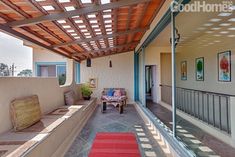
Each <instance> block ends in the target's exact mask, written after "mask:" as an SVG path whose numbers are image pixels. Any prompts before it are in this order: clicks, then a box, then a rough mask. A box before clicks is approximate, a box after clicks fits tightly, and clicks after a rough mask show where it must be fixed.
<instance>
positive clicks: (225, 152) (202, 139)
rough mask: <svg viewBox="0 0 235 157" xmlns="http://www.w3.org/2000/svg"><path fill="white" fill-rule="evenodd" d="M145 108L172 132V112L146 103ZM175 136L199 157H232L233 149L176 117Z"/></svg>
mask: <svg viewBox="0 0 235 157" xmlns="http://www.w3.org/2000/svg"><path fill="white" fill-rule="evenodd" d="M146 105H147V108H148V109H149V110H150V111H151V112H152V113H153V114H154V115H156V117H158V118H159V119H160V120H161V121H162V122H163V123H164V124H165V125H167V126H168V127H169V128H170V129H171V130H172V112H171V111H170V110H168V109H166V108H165V107H163V106H161V105H160V104H156V103H153V102H151V101H147V104H146ZM176 124H177V133H176V134H177V136H178V137H180V139H181V140H182V141H183V142H184V143H185V144H187V146H188V147H189V149H191V150H193V151H194V152H195V154H196V155H197V156H200V157H207V156H211V157H212V156H213V157H218V156H221V157H234V156H235V149H234V148H233V147H231V146H229V145H228V144H226V143H224V142H222V141H220V140H218V139H217V138H215V137H214V136H212V135H210V134H208V133H206V132H205V131H203V130H202V129H200V128H198V127H197V126H195V125H193V124H192V123H190V122H188V121H186V120H185V119H183V118H181V117H179V116H176Z"/></svg>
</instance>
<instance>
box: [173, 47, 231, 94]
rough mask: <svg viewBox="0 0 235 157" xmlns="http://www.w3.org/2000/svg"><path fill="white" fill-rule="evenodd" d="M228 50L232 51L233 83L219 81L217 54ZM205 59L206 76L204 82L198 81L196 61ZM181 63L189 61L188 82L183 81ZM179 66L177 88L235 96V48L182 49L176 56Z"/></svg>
mask: <svg viewBox="0 0 235 157" xmlns="http://www.w3.org/2000/svg"><path fill="white" fill-rule="evenodd" d="M227 50H231V51H232V67H231V70H232V77H231V78H232V81H231V82H219V81H218V65H217V53H219V52H224V51H227ZM199 57H204V64H205V65H204V66H205V69H204V70H205V76H204V79H205V80H204V81H196V79H195V78H196V76H195V59H196V58H199ZM181 61H187V80H186V81H182V80H181V74H180V65H181ZM176 64H177V81H176V82H177V86H179V87H184V88H192V89H198V90H205V91H212V92H217V93H224V94H231V95H235V88H234V87H235V79H234V78H235V72H234V70H235V46H234V44H233V45H226V44H222V45H220V44H215V45H212V46H208V47H203V48H200V49H199V48H197V47H196V46H193V45H192V46H191V47H186V48H184V49H181V50H180V51H179V52H178V53H177V55H176Z"/></svg>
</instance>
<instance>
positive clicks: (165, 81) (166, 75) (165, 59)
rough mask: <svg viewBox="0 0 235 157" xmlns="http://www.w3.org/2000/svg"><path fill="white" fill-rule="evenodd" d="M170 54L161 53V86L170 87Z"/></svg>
mask: <svg viewBox="0 0 235 157" xmlns="http://www.w3.org/2000/svg"><path fill="white" fill-rule="evenodd" d="M171 65H172V64H171V54H170V53H161V84H162V85H169V86H171V82H172V80H171V78H172V77H171V76H172V75H171Z"/></svg>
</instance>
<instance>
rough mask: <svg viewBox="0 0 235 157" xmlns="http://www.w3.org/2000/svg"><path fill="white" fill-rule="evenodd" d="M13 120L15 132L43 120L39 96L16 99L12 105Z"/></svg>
mask: <svg viewBox="0 0 235 157" xmlns="http://www.w3.org/2000/svg"><path fill="white" fill-rule="evenodd" d="M10 112H11V119H12V124H13V127H14V130H15V131H20V130H22V129H25V128H28V127H29V126H31V125H33V124H35V123H37V122H38V121H40V119H41V109H40V105H39V101H38V96H37V95H33V96H30V97H25V98H21V99H15V100H13V101H12V102H11V105H10Z"/></svg>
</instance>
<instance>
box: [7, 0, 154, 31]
mask: <svg viewBox="0 0 235 157" xmlns="http://www.w3.org/2000/svg"><path fill="white" fill-rule="evenodd" d="M148 1H150V0H121V1H117V2H112V3H108V4H104V5H93V6H90V7H85V8H80V9H76V10H73V11H67V12H62V13H58V14H51V15H45V16H40V17H36V18H30V19H25V20H21V21H14V22H11V23H8V24H7V25H8V26H10V27H22V26H27V25H32V24H37V23H41V22H44V21H54V20H60V19H65V18H69V17H72V16H78V15H83V14H89V13H94V12H98V11H102V10H107V9H115V8H119V7H123V6H129V5H134V4H139V3H144V2H148Z"/></svg>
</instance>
